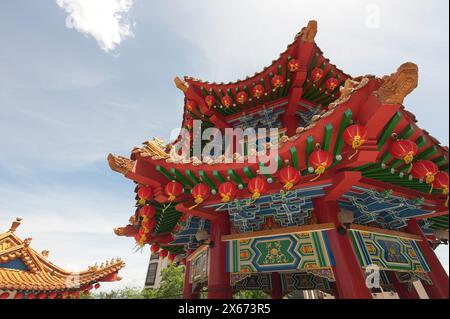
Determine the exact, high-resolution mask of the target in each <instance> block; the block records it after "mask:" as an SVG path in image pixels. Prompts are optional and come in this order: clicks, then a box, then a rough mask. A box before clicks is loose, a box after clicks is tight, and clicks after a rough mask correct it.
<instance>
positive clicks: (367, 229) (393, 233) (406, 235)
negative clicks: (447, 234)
mask: <svg viewBox="0 0 450 319" xmlns="http://www.w3.org/2000/svg"><path fill="white" fill-rule="evenodd" d="M350 230H354V231H360V232H366V233H374V234H382V235H388V236H392V237H400V238H405V239H412V240H415V241H422V237H420V236H419V235H415V234H410V233H404V232H400V231H396V230H388V229H382V228H376V227H370V226H362V225H356V224H352V225H350Z"/></svg>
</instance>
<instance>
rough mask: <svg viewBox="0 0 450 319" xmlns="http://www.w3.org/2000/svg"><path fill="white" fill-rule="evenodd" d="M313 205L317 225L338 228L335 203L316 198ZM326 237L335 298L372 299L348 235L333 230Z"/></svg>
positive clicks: (337, 210) (338, 209)
mask: <svg viewBox="0 0 450 319" xmlns="http://www.w3.org/2000/svg"><path fill="white" fill-rule="evenodd" d="M313 203H314V213H315V214H316V217H317V220H318V222H319V223H334V224H335V225H336V226H339V220H338V213H339V211H340V208H339V204H338V203H337V201H325V200H324V199H323V198H316V199H313ZM327 235H328V242H329V245H330V248H331V251H332V253H333V256H334V260H335V266H334V267H333V272H334V276H335V278H336V293H337V296H336V297H337V298H339V299H372V294H371V293H370V290H369V288H367V286H366V280H365V277H364V273H363V270H362V268H361V265H360V264H359V261H358V258H357V257H356V255H355V251H354V250H353V245H352V243H351V241H350V238H349V236H348V234H347V233H346V234H344V235H340V234H339V233H338V232H337V229H336V228H335V229H331V230H328V231H327Z"/></svg>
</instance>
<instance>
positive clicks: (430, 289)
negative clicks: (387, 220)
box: [407, 219, 449, 299]
mask: <svg viewBox="0 0 450 319" xmlns="http://www.w3.org/2000/svg"><path fill="white" fill-rule="evenodd" d="M407 231H408V232H409V233H412V234H415V235H419V236H420V237H422V241H419V242H417V244H418V246H419V247H420V250H421V251H422V254H423V255H424V257H425V260H426V261H427V263H428V266H430V270H431V271H430V272H429V273H428V275H429V276H430V278H431V280H432V281H433V284H432V285H428V284H427V283H424V284H423V287H424V288H425V291H426V292H427V295H428V297H429V298H430V299H448V297H449V294H448V288H449V287H448V286H449V284H448V275H447V272H446V271H445V269H444V267H442V264H441V262H440V261H439V259H438V257H437V256H436V253H435V252H434V250H433V248H431V246H430V244H429V243H428V240H427V238H426V237H425V235H424V233H423V232H422V230H421V229H420V227H419V225H418V224H417V221H416V220H415V219H410V220H409V221H408V226H407Z"/></svg>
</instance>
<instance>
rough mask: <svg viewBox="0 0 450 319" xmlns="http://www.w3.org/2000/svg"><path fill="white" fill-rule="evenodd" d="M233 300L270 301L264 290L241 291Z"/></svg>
mask: <svg viewBox="0 0 450 319" xmlns="http://www.w3.org/2000/svg"><path fill="white" fill-rule="evenodd" d="M233 299H269V296H268V295H267V293H265V292H264V291H262V290H241V291H238V292H236V293H235V294H234V295H233Z"/></svg>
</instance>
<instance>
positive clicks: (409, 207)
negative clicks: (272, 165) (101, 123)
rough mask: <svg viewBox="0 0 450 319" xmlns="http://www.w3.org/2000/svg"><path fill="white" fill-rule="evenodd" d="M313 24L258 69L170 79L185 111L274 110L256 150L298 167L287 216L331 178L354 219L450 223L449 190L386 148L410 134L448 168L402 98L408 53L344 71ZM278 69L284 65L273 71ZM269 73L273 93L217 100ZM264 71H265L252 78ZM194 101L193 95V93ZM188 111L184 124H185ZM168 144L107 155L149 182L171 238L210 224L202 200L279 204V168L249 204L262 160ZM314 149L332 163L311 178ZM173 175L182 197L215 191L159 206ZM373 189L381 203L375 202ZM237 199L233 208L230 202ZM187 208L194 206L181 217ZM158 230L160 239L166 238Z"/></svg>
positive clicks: (181, 238)
mask: <svg viewBox="0 0 450 319" xmlns="http://www.w3.org/2000/svg"><path fill="white" fill-rule="evenodd" d="M316 31H317V29H316V23H315V22H310V23H309V24H308V27H306V28H304V29H303V30H302V32H300V33H299V34H298V35H297V37H296V39H295V40H294V43H293V44H291V45H290V46H289V47H288V49H287V50H286V51H285V52H284V53H282V54H281V55H280V58H279V59H278V60H276V61H274V63H273V64H272V65H271V66H269V67H268V68H266V69H265V70H264V71H262V72H260V73H257V74H256V75H255V76H253V77H250V78H247V79H245V80H242V81H241V80H240V81H237V82H233V83H226V84H223V83H208V82H204V81H200V80H196V79H192V78H185V79H184V80H180V79H176V81H175V82H176V85H177V87H178V88H179V89H181V90H182V91H183V93H184V95H185V103H186V107H185V115H186V114H190V115H192V117H197V118H200V119H202V120H204V121H206V123H207V126H211V125H212V126H216V127H218V128H221V129H222V128H226V127H241V126H242V125H243V123H245V121H244V118H245V119H247V118H248V117H250V118H251V117H253V119H254V120H255V119H256V120H255V121H253V122H251V125H253V124H254V123H256V124H258V123H259V122H258V121H259V118H258V116H259V115H260V114H262V115H263V116H265V118H268V119H269V120H273V119H276V120H277V122H270V121H267V122H266V124H267V125H266V127H271V126H274V127H278V128H280V127H279V126H281V128H283V129H286V130H281V132H282V134H281V135H282V136H281V137H280V139H279V140H278V143H277V144H276V145H272V144H270V143H266V144H264V145H262V150H260V151H258V152H260V153H266V151H267V150H269V149H271V148H277V149H278V154H277V158H276V162H277V165H278V169H279V170H280V169H282V168H284V167H286V166H292V167H294V168H295V170H297V171H298V172H299V173H300V175H301V177H300V180H299V182H298V184H297V185H296V186H295V187H294V188H293V189H292V190H291V194H294V193H295V192H297V193H298V194H299V195H298V196H297V198H292V205H293V206H292V207H294V206H295V205H297V206H296V207H297V208H296V209H295V211H296V212H298V211H299V210H301V211H302V213H304V214H306V215H305V216H297V217H295V216H294V217H295V218H298V220H302V221H304V220H305V218H306V217H307V214H308V210H310V209H311V205H312V203H311V200H312V198H313V197H314V196H319V197H320V196H325V195H327V196H328V194H330V193H333V190H332V189H330V188H333V187H331V186H332V185H334V184H342V183H344V184H345V183H347V184H346V186H345V187H346V189H347V191H346V192H345V193H343V194H340V195H339V196H338V197H336V199H337V200H338V201H339V203H340V205H341V207H345V208H346V209H348V210H352V211H354V212H355V215H356V216H357V218H358V220H360V221H361V223H366V224H370V223H373V222H377V223H378V225H382V226H381V227H389V228H392V229H401V228H402V227H404V226H405V225H406V222H407V220H408V219H410V218H416V219H419V220H420V221H421V227H422V229H423V230H424V232H425V233H427V234H429V235H432V233H433V230H436V229H448V208H446V207H445V205H444V202H445V199H446V196H445V194H443V191H442V190H441V189H430V185H428V184H427V183H425V182H424V181H423V180H420V179H418V178H415V177H413V176H412V175H411V174H410V172H409V168H410V165H409V164H406V163H405V162H404V160H401V159H396V158H393V156H392V154H391V153H390V147H391V145H392V144H393V143H394V142H395V141H396V140H397V139H404V140H410V141H411V142H413V143H415V144H416V145H417V149H418V151H417V154H416V156H414V160H429V161H432V162H433V163H435V164H436V165H437V167H438V169H439V171H444V172H448V164H449V154H448V147H447V146H443V145H441V143H440V142H439V141H438V140H437V139H436V138H434V137H433V136H431V135H430V134H429V133H428V132H427V131H426V130H424V129H422V128H420V127H419V126H418V125H417V121H416V118H415V116H414V115H413V114H412V113H411V112H409V111H408V110H407V108H406V107H405V106H404V105H403V103H404V100H405V98H406V97H407V96H408V94H410V93H411V92H412V91H413V90H414V89H415V88H416V87H417V85H418V77H419V70H418V66H417V65H415V64H414V63H411V62H407V63H404V64H402V65H401V66H400V67H399V68H398V69H397V70H396V71H395V72H394V73H392V74H390V75H386V76H383V77H376V76H372V75H367V76H361V77H353V78H350V77H349V76H348V75H346V74H344V73H343V72H342V71H340V70H339V69H337V68H336V67H335V66H333V65H331V64H329V63H328V60H327V59H325V58H324V57H323V55H322V52H321V51H320V49H319V48H318V47H317V46H316V44H315V43H314V41H313V39H314V35H315V33H316ZM294 52H295V53H296V54H294ZM292 59H296V60H297V61H298V64H299V68H298V70H297V72H296V74H295V76H293V75H292V74H290V73H289V72H287V71H286V70H287V69H286V68H285V65H286V64H287V63H288V61H290V60H292ZM280 61H283V63H281V62H280ZM280 66H281V68H280ZM317 67H319V68H321V69H322V70H323V71H324V72H323V74H324V75H325V77H323V78H321V80H320V81H319V82H314V81H313V79H312V78H311V72H312V70H313V69H315V68H317ZM278 70H281V72H280V73H276V72H278ZM271 73H272V76H273V75H274V74H280V75H281V76H284V80H285V81H286V82H285V83H287V85H286V86H285V87H284V88H282V90H280V88H278V89H277V90H278V93H277V94H276V95H274V94H273V93H274V92H275V91H273V89H272V88H271V87H270V89H269V90H267V89H266V93H267V95H266V96H263V97H261V98H260V99H258V101H257V102H256V100H253V101H252V103H247V104H248V105H238V104H236V103H233V105H230V106H229V107H228V108H224V107H223V105H221V104H220V99H221V96H222V97H223V96H225V95H228V96H229V97H230V98H231V99H235V96H234V95H235V93H236V92H242V91H245V92H249V91H250V88H251V87H252V86H253V85H257V84H262V83H264V84H266V85H267V84H269V85H270V83H268V82H270V78H271ZM330 77H334V78H336V79H339V81H338V85H337V87H336V88H335V92H329V91H328V90H326V89H324V85H325V83H324V82H325V81H326V80H327V79H329V78H330ZM261 78H263V81H261V82H258V81H257V80H258V79H261ZM289 83H290V84H289ZM245 86H246V87H247V89H248V91H247V90H246V88H245ZM266 88H268V87H266ZM248 95H249V96H250V94H248ZM208 96H210V97H211V96H212V97H213V99H214V104H215V105H214V107H208V106H207V105H206V104H205V99H206V97H208ZM192 101H195V103H190V102H192ZM249 101H250V100H249ZM253 102H254V103H253ZM235 104H236V105H235ZM250 104H251V105H250ZM188 106H189V108H190V109H188ZM184 119H185V120H186V118H184ZM292 119H295V120H294V121H292ZM185 120H184V122H183V123H184V124H183V126H185V124H186V121H185ZM354 124H358V125H360V126H363V127H364V128H365V130H367V132H368V136H367V140H366V141H365V143H364V145H363V146H361V148H360V151H359V153H357V154H358V155H357V156H350V155H351V154H352V153H354V150H353V149H352V147H351V146H349V145H347V142H345V141H344V136H343V134H344V131H345V130H346V129H347V128H348V127H350V126H352V125H354ZM263 126H264V125H263ZM255 127H258V125H255ZM172 145H173V143H171V144H169V145H168V146H167V147H166V146H165V145H164V144H163V143H162V142H161V141H160V140H158V139H154V140H152V141H148V142H145V143H144V146H143V147H136V148H134V149H133V151H132V153H131V156H130V159H128V158H125V157H121V156H114V155H112V154H110V155H109V156H108V162H109V165H110V167H111V168H112V169H113V170H115V171H117V172H119V173H121V174H123V175H125V176H126V177H127V178H130V179H132V180H134V181H135V182H136V183H137V184H139V185H145V186H149V187H152V188H153V190H154V193H155V196H154V199H155V201H152V202H151V203H149V204H150V205H152V206H154V207H155V209H156V214H155V221H156V224H157V227H155V229H154V231H155V233H154V234H153V235H157V236H161V235H164V234H170V236H172V239H173V241H172V242H169V245H174V247H177V249H179V245H180V244H183V245H186V247H189V248H191V247H190V245H195V244H196V242H195V240H194V239H193V236H192V234H195V232H196V231H197V230H201V229H205V228H206V229H207V228H208V227H209V225H208V224H207V223H205V222H202V220H203V221H204V220H205V219H208V218H203V217H202V214H201V213H202V212H201V211H202V210H206V211H211V210H210V209H209V208H213V210H212V212H213V214H214V211H215V210H216V209H217V208H218V207H221V209H224V210H228V213H229V215H230V219H232V218H236V220H235V221H234V222H235V223H239V222H243V221H244V220H245V221H246V222H247V221H248V220H247V219H248V218H249V216H253V217H255V216H256V217H258V218H256V219H258V222H261V220H260V218H259V216H260V215H261V214H256V212H260V211H261V209H260V208H259V206H258V205H259V204H261V205H263V204H264V200H265V205H266V206H267V205H269V204H268V203H272V204H271V205H269V206H270V209H269V210H271V211H274V210H277V208H276V207H275V206H276V204H274V203H276V201H277V200H279V198H278V199H277V196H278V194H279V192H280V189H281V185H282V184H281V183H280V178H279V175H278V173H274V174H265V177H266V178H267V180H270V181H271V182H270V184H271V185H270V190H269V191H268V194H267V198H263V197H261V199H260V200H259V201H258V203H255V205H245V200H247V199H248V198H249V197H250V196H251V194H250V192H249V190H248V189H247V187H248V183H249V181H250V180H251V179H252V178H254V177H255V176H257V175H258V173H259V171H260V168H261V165H260V163H259V162H257V163H253V162H252V163H249V161H247V159H248V154H234V155H233V159H234V160H233V161H231V162H227V161H225V158H224V157H223V156H219V157H217V158H206V157H204V158H202V159H198V158H196V157H193V156H192V157H190V158H185V157H183V156H179V154H177V152H176V151H174V147H172ZM316 149H320V150H323V151H326V152H328V153H329V154H330V155H331V156H332V157H333V159H332V164H331V165H330V166H329V169H327V170H326V171H325V172H324V173H323V174H322V175H321V177H320V179H319V180H318V181H314V182H312V181H311V179H312V178H313V177H314V174H315V172H314V168H313V167H312V166H311V163H310V156H311V154H312V153H313V152H314V150H316ZM249 152H250V153H251V152H252V150H250V151H249ZM342 172H346V173H348V174H350V175H351V176H354V180H353V181H352V180H350V179H349V180H346V179H345V178H344V179H343V180H340V179H339V178H338V177H339V176H341V175H342ZM337 178H338V179H337ZM174 180H175V181H177V182H179V183H180V184H182V186H183V187H184V194H183V195H181V196H180V201H188V202H191V201H192V196H191V194H190V191H191V190H192V188H193V187H194V186H195V185H197V184H199V183H203V184H206V185H207V186H208V188H209V189H210V190H211V193H212V195H211V196H210V197H209V198H208V200H206V201H205V203H204V204H203V205H202V206H201V207H199V210H200V214H198V215H197V216H195V218H194V217H193V216H192V212H189V211H187V210H186V209H185V208H186V207H185V206H184V205H172V206H171V207H170V209H169V210H167V211H165V210H164V208H162V207H164V204H165V203H166V202H167V196H165V195H164V191H163V188H164V185H166V184H167V183H168V182H170V181H174ZM227 180H228V181H231V182H232V183H234V184H235V185H237V186H239V191H238V193H237V196H236V198H237V199H239V200H243V201H244V202H242V203H241V205H238V207H237V208H235V207H233V206H232V204H234V203H228V204H227V205H224V204H223V203H221V201H220V196H219V194H218V188H219V186H220V185H221V184H222V183H224V182H226V181H227ZM304 193H305V194H306V195H305V194H304ZM292 196H293V195H292ZM384 196H386V198H385V197H384ZM294 197H295V196H294ZM137 199H138V198H137ZM237 199H236V200H237ZM380 199H381V200H384V201H386V203H388V204H386V205H384V206H383V205H382V207H379V206H378V201H379V200H380ZM361 203H364V204H361ZM257 204H258V205H257ZM280 205H281V204H280ZM174 206H175V207H174ZM247 206H248V207H247ZM272 206H273V207H272ZM281 206H282V205H281ZM137 207H138V209H137V211H136V214H135V216H134V221H135V223H131V224H132V225H128V226H127V227H128V228H126V229H127V231H128V233H129V235H128V236H132V235H133V234H135V233H137V231H138V229H139V222H138V221H139V207H140V206H139V204H138V203H137ZM255 207H256V208H255ZM234 209H235V210H237V212H238V213H236V212H235V211H233V210H234ZM280 209H281V208H280ZM282 210H283V209H281V211H282ZM284 213H285V212H281V213H280V214H279V216H284ZM291 213H292V214H294V213H295V212H287V213H286V214H287V215H289V216H290V217H286V216H285V217H286V218H288V219H289V220H290V221H292V220H293V218H294V217H293V215H292V214H291ZM290 214H291V215H292V216H291V215H290ZM189 215H191V216H190V217H188V216H189ZM206 215H207V214H205V215H204V216H206ZM283 218H284V217H283ZM255 223H256V222H255ZM283 223H284V221H283ZM256 224H257V223H256ZM256 224H255V225H256ZM246 225H247V224H246ZM248 225H251V223H250V224H248ZM248 227H253V226H248ZM124 229H125V228H124ZM253 230H254V229H253ZM164 239H165V242H164V243H165V244H166V245H167V244H168V242H167V238H164ZM152 240H154V242H156V243H158V237H152Z"/></svg>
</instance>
